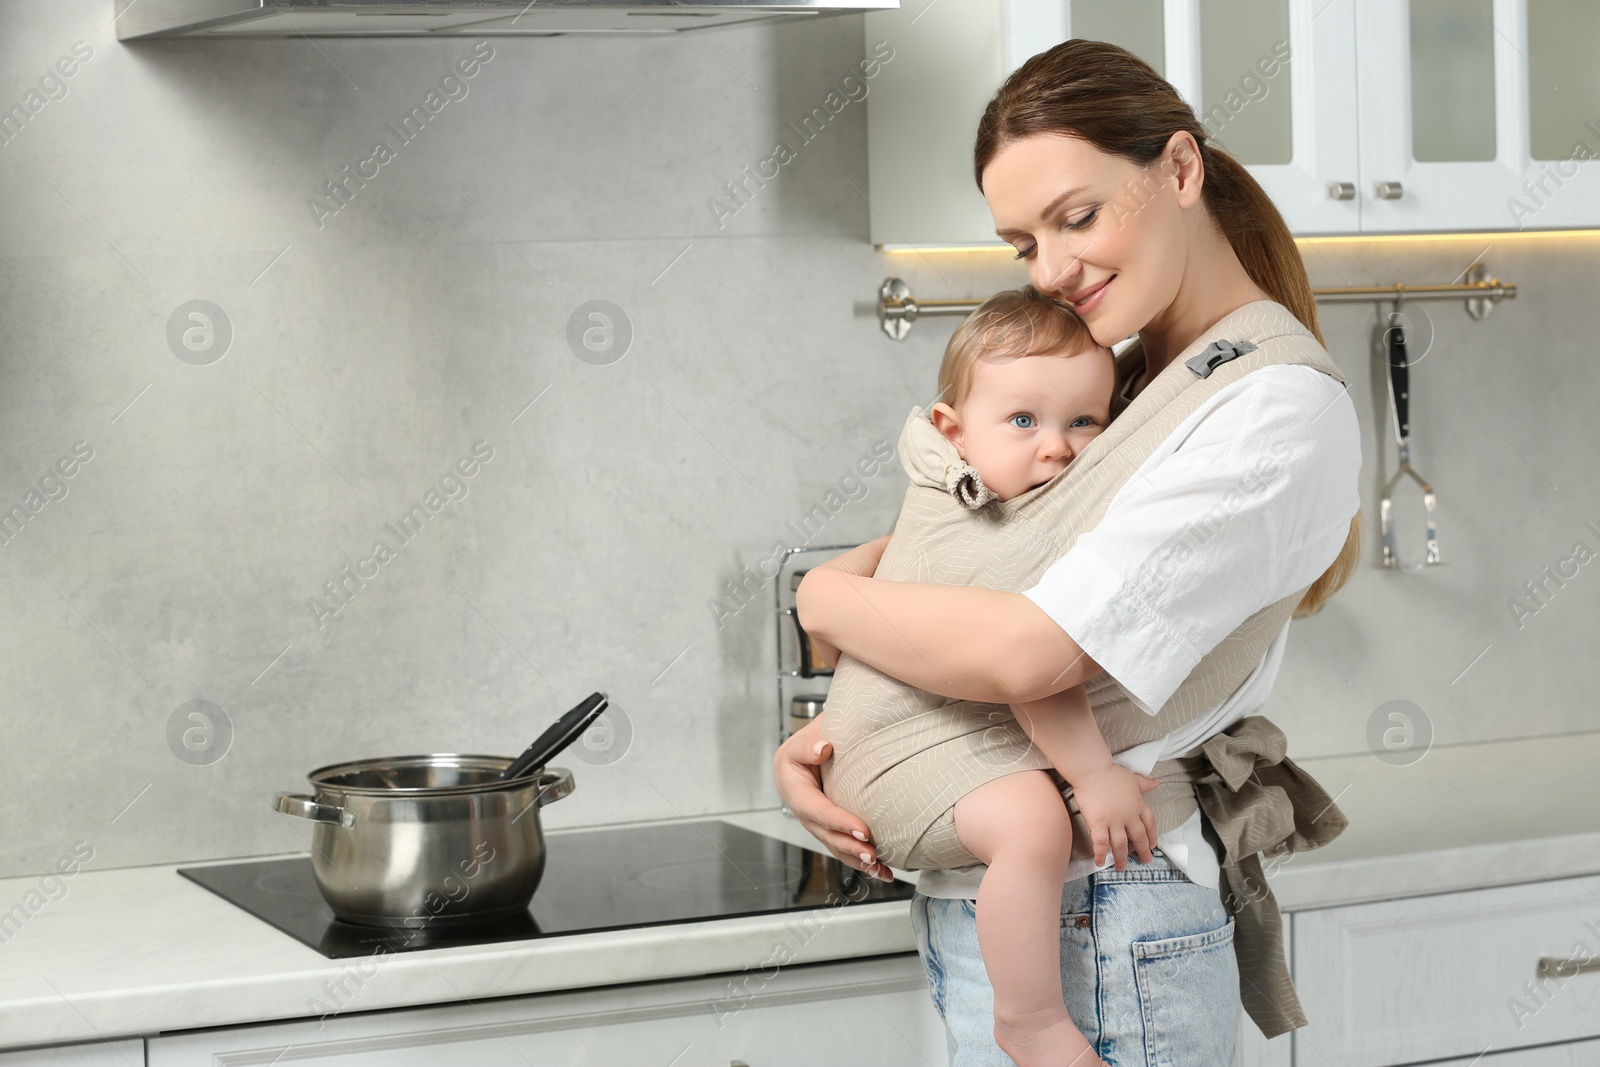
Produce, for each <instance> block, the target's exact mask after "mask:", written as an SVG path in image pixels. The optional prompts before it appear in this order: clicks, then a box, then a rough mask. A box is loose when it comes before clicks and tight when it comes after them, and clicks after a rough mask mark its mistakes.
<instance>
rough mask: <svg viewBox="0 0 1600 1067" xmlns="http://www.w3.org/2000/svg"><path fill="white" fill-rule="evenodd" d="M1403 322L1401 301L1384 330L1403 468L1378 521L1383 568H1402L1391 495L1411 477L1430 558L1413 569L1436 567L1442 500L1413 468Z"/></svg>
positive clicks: (1391, 484)
mask: <svg viewBox="0 0 1600 1067" xmlns="http://www.w3.org/2000/svg"><path fill="white" fill-rule="evenodd" d="M1399 320H1400V302H1399V301H1398V300H1397V301H1395V309H1394V311H1393V312H1391V313H1390V315H1389V327H1388V329H1386V330H1385V331H1384V340H1385V343H1386V347H1387V349H1388V351H1387V353H1386V357H1385V362H1387V363H1388V364H1389V410H1390V411H1391V412H1392V413H1393V415H1394V439H1395V443H1396V444H1397V445H1398V446H1399V451H1400V467H1399V469H1398V470H1396V471H1395V472H1394V477H1392V478H1390V479H1389V480H1388V482H1386V483H1385V484H1384V487H1383V499H1382V500H1380V501H1379V502H1378V521H1379V525H1380V528H1381V529H1382V531H1383V565H1384V566H1385V567H1389V568H1396V567H1399V566H1400V565H1401V564H1400V557H1399V556H1398V555H1397V554H1396V553H1395V550H1394V501H1392V500H1391V499H1390V495H1391V494H1392V493H1393V492H1394V487H1395V486H1396V485H1398V484H1399V482H1400V479H1401V477H1402V476H1407V477H1410V478H1411V480H1412V481H1414V482H1416V483H1417V484H1418V485H1420V486H1422V509H1423V513H1424V515H1425V516H1426V518H1427V524H1428V553H1427V559H1426V561H1425V562H1424V563H1421V564H1412V566H1413V567H1417V566H1427V567H1432V566H1437V565H1439V564H1440V563H1442V562H1443V561H1442V560H1441V559H1440V558H1439V531H1438V529H1437V527H1436V526H1435V525H1434V520H1433V511H1434V506H1435V505H1436V504H1437V503H1438V498H1437V497H1436V496H1435V495H1434V492H1433V486H1431V485H1429V484H1428V481H1427V479H1425V478H1423V477H1422V475H1421V474H1419V473H1418V472H1417V469H1416V468H1415V467H1413V466H1412V465H1411V366H1410V364H1409V363H1408V362H1407V356H1406V333H1405V327H1404V326H1403V325H1402V324H1401V322H1400V321H1399Z"/></svg>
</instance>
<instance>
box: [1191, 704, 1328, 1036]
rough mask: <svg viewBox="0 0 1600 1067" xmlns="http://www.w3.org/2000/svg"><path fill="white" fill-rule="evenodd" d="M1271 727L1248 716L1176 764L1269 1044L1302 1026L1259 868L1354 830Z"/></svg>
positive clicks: (1277, 920) (1274, 910)
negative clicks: (1266, 860)
mask: <svg viewBox="0 0 1600 1067" xmlns="http://www.w3.org/2000/svg"><path fill="white" fill-rule="evenodd" d="M1287 747H1288V741H1287V739H1286V738H1285V737H1284V735H1283V731H1282V730H1280V729H1278V727H1277V726H1275V725H1273V723H1272V722H1271V720H1269V719H1267V718H1265V717H1263V716H1260V715H1250V716H1247V717H1245V718H1243V719H1240V720H1239V721H1238V722H1237V723H1235V724H1234V725H1233V726H1231V727H1229V728H1228V729H1227V730H1225V731H1223V732H1222V733H1219V734H1216V735H1215V736H1213V737H1211V738H1210V739H1209V740H1207V741H1206V742H1205V743H1204V744H1202V745H1201V746H1200V754H1198V755H1195V756H1186V757H1182V758H1180V759H1178V760H1177V761H1176V762H1177V763H1178V764H1179V765H1180V766H1181V767H1183V768H1184V769H1185V770H1186V771H1189V772H1190V773H1192V774H1193V775H1194V777H1193V779H1192V780H1193V782H1194V790H1195V799H1196V800H1197V801H1198V803H1199V805H1200V810H1201V811H1203V812H1205V814H1206V819H1207V820H1208V821H1209V822H1210V824H1211V826H1212V828H1213V829H1215V830H1216V833H1217V837H1218V838H1219V839H1220V843H1221V851H1222V854H1221V857H1220V860H1221V868H1222V870H1221V885H1220V886H1219V889H1220V891H1221V894H1222V901H1223V906H1224V907H1226V908H1227V910H1228V913H1229V914H1231V915H1232V916H1234V919H1235V921H1236V923H1237V926H1236V928H1235V931H1234V948H1235V951H1236V955H1237V958H1238V961H1239V978H1240V996H1241V999H1242V1000H1243V1001H1244V1007H1245V1010H1246V1011H1248V1012H1249V1013H1250V1017H1251V1018H1252V1019H1254V1020H1255V1022H1256V1025H1257V1026H1259V1027H1260V1028H1261V1032H1262V1033H1263V1034H1265V1035H1266V1036H1267V1037H1269V1038H1270V1037H1276V1036H1278V1035H1279V1034H1283V1033H1287V1032H1288V1031H1290V1030H1295V1029H1298V1028H1299V1027H1302V1026H1305V1025H1306V1021H1307V1020H1306V1016H1305V1012H1304V1011H1303V1010H1301V1007H1300V1001H1299V998H1298V997H1297V996H1296V995H1295V992H1294V983H1293V982H1292V981H1291V980H1290V978H1289V967H1288V961H1287V960H1285V959H1284V958H1283V955H1282V953H1281V951H1279V952H1272V951H1270V949H1269V946H1274V945H1277V946H1281V945H1282V944H1283V917H1282V915H1281V914H1280V913H1279V911H1278V902H1277V899H1276V898H1275V897H1273V895H1272V888H1271V887H1270V886H1269V885H1267V879H1266V874H1265V873H1264V872H1263V871H1262V869H1261V858H1260V854H1261V853H1263V852H1264V853H1266V854H1267V855H1268V856H1269V857H1271V858H1274V859H1276V858H1278V857H1279V856H1285V855H1289V854H1291V853H1294V852H1300V851H1305V850H1307V849H1313V848H1318V847H1320V846H1322V845H1325V844H1327V843H1328V842H1329V841H1332V840H1333V839H1334V838H1336V837H1338V836H1339V834H1340V832H1342V831H1343V830H1344V828H1345V827H1346V826H1348V825H1349V820H1348V819H1346V818H1345V815H1344V813H1343V812H1341V811H1340V810H1339V809H1338V808H1337V807H1335V806H1334V803H1333V798H1332V797H1330V796H1329V795H1328V793H1327V791H1326V790H1324V789H1323V788H1322V786H1320V785H1318V784H1317V782H1316V780H1315V779H1313V778H1312V777H1311V776H1310V775H1308V774H1306V773H1305V772H1304V771H1302V770H1301V769H1300V767H1299V766H1298V765H1297V764H1296V763H1295V762H1294V761H1293V760H1291V759H1290V758H1289V757H1288V756H1287V755H1286V750H1287Z"/></svg>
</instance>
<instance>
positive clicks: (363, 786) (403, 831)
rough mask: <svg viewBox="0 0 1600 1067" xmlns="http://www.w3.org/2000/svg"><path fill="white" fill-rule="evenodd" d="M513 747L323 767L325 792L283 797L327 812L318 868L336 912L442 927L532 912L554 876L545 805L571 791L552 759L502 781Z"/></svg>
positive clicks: (288, 807) (292, 806)
mask: <svg viewBox="0 0 1600 1067" xmlns="http://www.w3.org/2000/svg"><path fill="white" fill-rule="evenodd" d="M510 763H511V760H510V759H509V758H507V757H504V756H464V755H457V754H455V753H437V754H434V755H429V756H393V757H386V758H383V759H370V760H357V761H354V762H351V763H338V764H334V765H332V766H329V767H321V768H319V769H317V770H315V771H312V772H311V774H310V775H309V778H310V781H311V784H312V786H313V787H314V790H315V795H313V796H306V795H304V794H300V793H280V794H278V798H277V801H276V807H277V809H278V810H279V811H281V812H283V813H284V814H285V815H295V816H298V817H300V818H302V819H310V820H311V821H312V822H314V823H316V827H315V829H314V831H313V834H312V851H311V869H312V873H313V874H314V875H315V876H316V881H317V888H318V889H320V890H321V891H322V896H323V898H324V899H326V900H327V902H328V906H329V907H331V908H332V909H333V913H334V914H335V915H337V916H338V917H339V918H341V919H344V920H346V921H347V922H353V923H361V924H364V925H368V926H397V925H398V926H409V927H423V926H443V925H454V924H460V923H469V922H481V921H483V920H487V919H497V918H504V917H506V916H509V915H515V914H517V913H518V912H520V911H523V910H524V909H526V908H527V906H528V901H530V900H531V899H532V898H533V892H534V890H535V889H537V888H538V885H539V879H540V878H541V877H543V875H544V861H545V848H544V830H543V828H542V827H541V826H540V823H539V809H540V808H541V807H543V806H544V805H545V804H550V803H554V802H555V801H557V800H560V799H561V798H562V797H564V796H566V795H567V794H568V793H571V792H572V789H573V782H572V772H570V771H566V770H563V769H561V768H559V767H550V768H548V769H546V770H544V771H541V772H540V773H538V774H534V775H528V776H527V777H524V778H518V779H514V780H512V781H509V782H502V781H499V780H498V775H499V774H500V772H501V771H503V770H505V769H506V767H507V766H509V765H510Z"/></svg>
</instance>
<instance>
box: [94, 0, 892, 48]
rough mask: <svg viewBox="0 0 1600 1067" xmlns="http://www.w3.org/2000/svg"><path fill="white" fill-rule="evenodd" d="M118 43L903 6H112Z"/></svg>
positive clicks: (340, 2) (677, 28)
mask: <svg viewBox="0 0 1600 1067" xmlns="http://www.w3.org/2000/svg"><path fill="white" fill-rule="evenodd" d="M115 3H116V12H117V18H116V22H117V37H118V39H119V40H123V41H133V40H139V39H141V38H153V37H449V36H457V35H459V36H471V37H488V36H496V37H545V36H550V35H552V34H561V33H630V34H638V33H655V34H661V33H682V32H684V31H686V30H702V29H706V28H707V27H711V26H728V25H734V24H749V23H753V22H773V21H778V20H783V19H796V18H816V17H820V16H823V15H848V14H856V13H860V12H864V11H883V10H893V9H896V8H898V7H899V6H900V3H899V0H699V2H698V3H678V2H677V0H532V2H529V0H115Z"/></svg>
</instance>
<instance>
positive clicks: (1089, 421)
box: [1072, 415, 1094, 426]
mask: <svg viewBox="0 0 1600 1067" xmlns="http://www.w3.org/2000/svg"><path fill="white" fill-rule="evenodd" d="M1072 425H1074V426H1093V425H1094V416H1093V415H1079V416H1078V417H1077V418H1075V419H1073V420H1072Z"/></svg>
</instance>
